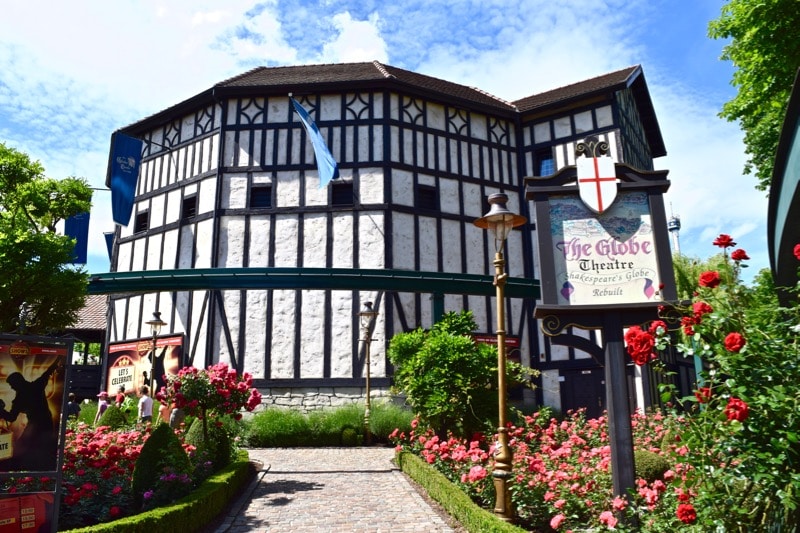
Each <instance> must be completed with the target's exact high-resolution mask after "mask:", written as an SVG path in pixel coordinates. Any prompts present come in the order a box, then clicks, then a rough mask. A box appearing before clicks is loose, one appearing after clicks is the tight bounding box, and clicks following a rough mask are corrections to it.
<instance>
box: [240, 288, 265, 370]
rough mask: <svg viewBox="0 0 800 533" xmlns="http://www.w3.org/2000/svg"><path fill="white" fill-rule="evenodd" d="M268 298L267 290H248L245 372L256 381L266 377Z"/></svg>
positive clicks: (245, 325) (245, 320)
mask: <svg viewBox="0 0 800 533" xmlns="http://www.w3.org/2000/svg"><path fill="white" fill-rule="evenodd" d="M267 297H268V291H265V290H263V291H262V290H248V291H247V293H246V295H245V298H247V304H246V305H245V316H244V327H245V328H246V329H245V331H246V335H245V337H244V371H245V372H249V373H250V374H251V375H252V376H253V377H254V378H256V379H261V378H264V377H265V376H264V368H265V366H264V365H265V362H266V353H265V349H266V337H265V333H266V323H267Z"/></svg>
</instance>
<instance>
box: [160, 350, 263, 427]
mask: <svg viewBox="0 0 800 533" xmlns="http://www.w3.org/2000/svg"><path fill="white" fill-rule="evenodd" d="M252 385H253V378H252V376H251V375H250V374H248V373H247V372H244V373H243V374H241V375H239V373H238V372H236V370H235V369H233V368H229V367H228V365H227V364H225V363H218V364H216V365H212V366H210V367H208V368H207V369H205V370H200V369H198V368H195V367H184V368H181V369H180V370H179V371H178V374H177V375H176V376H168V377H167V385H166V386H165V387H164V388H162V389H161V391H159V395H158V397H159V399H160V400H164V401H169V402H172V403H174V404H175V406H176V407H178V408H179V409H183V410H185V411H186V412H187V413H188V414H190V415H193V416H197V417H199V418H203V417H205V416H206V415H207V413H209V412H212V411H213V412H216V413H217V414H228V415H233V416H234V417H235V418H236V419H237V420H238V419H239V418H241V416H242V415H241V412H240V411H241V410H242V409H246V410H247V411H253V410H254V409H255V408H256V407H258V406H259V405H261V393H259V392H258V389H256V388H253V387H252Z"/></svg>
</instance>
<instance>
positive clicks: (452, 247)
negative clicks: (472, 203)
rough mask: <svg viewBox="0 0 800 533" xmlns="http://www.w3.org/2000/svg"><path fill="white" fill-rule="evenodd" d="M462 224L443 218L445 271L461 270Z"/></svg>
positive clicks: (443, 260) (443, 262)
mask: <svg viewBox="0 0 800 533" xmlns="http://www.w3.org/2000/svg"><path fill="white" fill-rule="evenodd" d="M461 258H462V250H461V224H460V223H458V222H456V221H454V220H442V267H443V269H444V271H445V272H461Z"/></svg>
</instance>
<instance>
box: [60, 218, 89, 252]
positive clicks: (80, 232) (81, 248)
mask: <svg viewBox="0 0 800 533" xmlns="http://www.w3.org/2000/svg"><path fill="white" fill-rule="evenodd" d="M64 235H66V236H67V237H72V238H73V239H75V248H74V249H73V252H72V263H73V264H80V265H85V264H86V255H87V253H86V252H87V248H88V246H89V213H78V214H77V215H72V216H71V217H69V218H67V219H66V220H65V221H64Z"/></svg>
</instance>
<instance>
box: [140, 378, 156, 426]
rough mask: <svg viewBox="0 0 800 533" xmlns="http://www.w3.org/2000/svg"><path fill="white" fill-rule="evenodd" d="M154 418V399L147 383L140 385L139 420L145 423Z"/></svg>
mask: <svg viewBox="0 0 800 533" xmlns="http://www.w3.org/2000/svg"><path fill="white" fill-rule="evenodd" d="M152 420H153V399H152V398H151V397H150V388H149V387H148V386H147V385H142V386H141V387H139V421H140V422H142V423H143V424H146V423H147V422H150V421H152Z"/></svg>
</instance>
